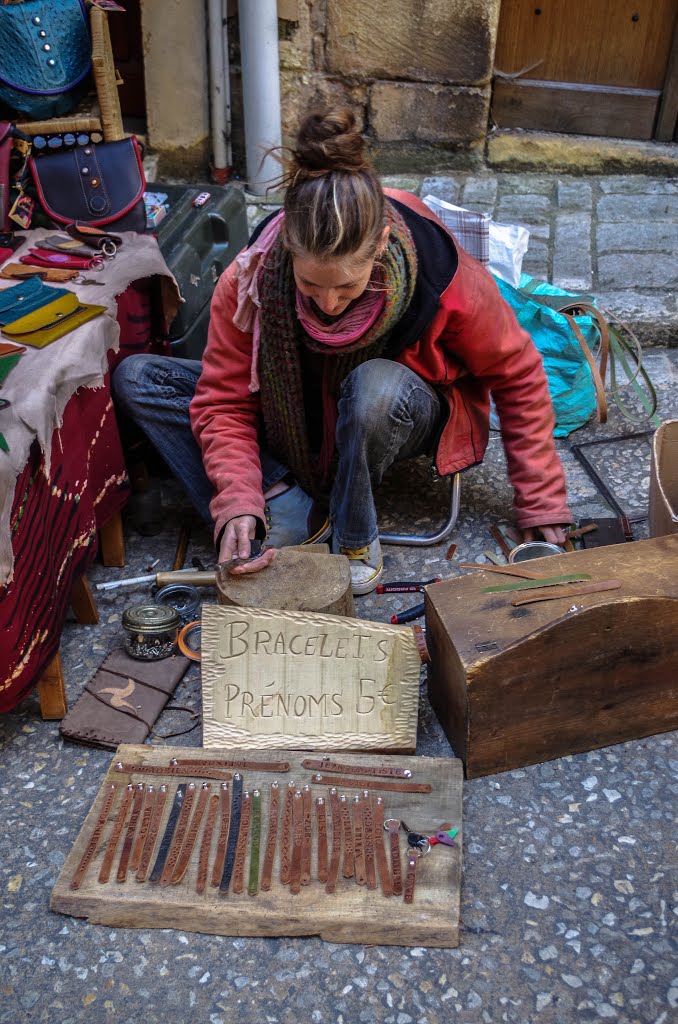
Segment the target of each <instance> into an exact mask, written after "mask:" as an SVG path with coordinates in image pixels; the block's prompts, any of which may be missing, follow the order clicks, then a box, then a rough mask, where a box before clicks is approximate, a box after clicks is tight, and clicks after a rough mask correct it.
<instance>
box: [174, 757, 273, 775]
mask: <svg viewBox="0 0 678 1024" xmlns="http://www.w3.org/2000/svg"><path fill="white" fill-rule="evenodd" d="M170 764H171V765H175V764H185V765H192V766H193V767H194V768H237V769H238V770H240V769H249V770H250V771H252V772H288V771H289V770H290V764H289V761H248V760H247V759H246V758H244V757H216V758H214V759H211V758H210V759H208V758H200V757H172V758H170Z"/></svg>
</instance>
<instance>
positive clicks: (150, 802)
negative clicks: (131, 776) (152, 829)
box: [129, 785, 155, 873]
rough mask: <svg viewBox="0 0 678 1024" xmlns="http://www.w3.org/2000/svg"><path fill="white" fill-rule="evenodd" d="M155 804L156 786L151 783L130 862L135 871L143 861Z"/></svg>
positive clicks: (147, 789)
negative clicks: (142, 856) (142, 857)
mask: <svg viewBox="0 0 678 1024" xmlns="http://www.w3.org/2000/svg"><path fill="white" fill-rule="evenodd" d="M154 806H155V787H154V786H153V785H150V786H148V787H147V788H146V799H145V800H144V812H143V815H142V818H141V825H140V826H139V835H138V836H137V838H136V841H135V843H134V846H133V848H132V856H131V858H130V862H129V869H130V871H133V872H135V873H136V871H137V870H138V868H139V864H140V863H141V854H142V852H143V849H144V843H145V842H146V836H147V835H148V826H149V825H150V823H151V814H152V813H153V807H154Z"/></svg>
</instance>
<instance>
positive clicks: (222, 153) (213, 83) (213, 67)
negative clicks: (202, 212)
mask: <svg viewBox="0 0 678 1024" xmlns="http://www.w3.org/2000/svg"><path fill="white" fill-rule="evenodd" d="M207 17H208V24H209V50H210V106H211V112H212V161H213V165H214V168H215V170H217V171H220V170H222V171H223V170H224V168H226V167H228V166H229V163H228V160H227V154H226V103H225V100H224V86H225V83H226V76H225V73H224V32H223V15H222V0H208V6H207Z"/></svg>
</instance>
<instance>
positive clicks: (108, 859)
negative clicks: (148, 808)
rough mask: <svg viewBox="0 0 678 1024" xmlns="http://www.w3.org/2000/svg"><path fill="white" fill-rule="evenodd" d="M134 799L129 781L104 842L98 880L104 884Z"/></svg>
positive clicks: (108, 875) (109, 873) (132, 788)
mask: <svg viewBox="0 0 678 1024" xmlns="http://www.w3.org/2000/svg"><path fill="white" fill-rule="evenodd" d="M133 799H134V786H133V785H132V783H131V782H130V783H129V784H128V785H127V786H125V793H124V795H123V798H122V802H121V804H120V807H119V808H118V813H117V814H116V816H115V821H114V822H113V828H112V829H111V834H110V835H109V837H108V843H107V844H106V852H105V854H104V859H103V861H102V862H101V867H100V868H99V881H100V882H101V883H102V884H104V883H106V882H107V881H108V879H109V878H110V876H111V868H112V866H113V858H114V857H115V851H116V850H117V849H118V843H119V842H120V836H121V835H122V830H123V828H124V827H125V820H126V819H127V812H128V811H129V809H130V807H131V806H132V800H133Z"/></svg>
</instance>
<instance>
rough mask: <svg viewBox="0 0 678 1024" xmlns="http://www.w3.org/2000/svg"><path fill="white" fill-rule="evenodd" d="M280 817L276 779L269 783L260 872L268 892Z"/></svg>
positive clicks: (263, 884) (263, 887) (278, 788)
mask: <svg viewBox="0 0 678 1024" xmlns="http://www.w3.org/2000/svg"><path fill="white" fill-rule="evenodd" d="M279 818H280V785H279V783H278V781H277V780H276V781H275V782H272V783H271V792H270V797H269V801H268V833H267V835H266V849H265V850H264V867H263V870H262V872H261V888H262V889H263V890H264V892H268V890H269V889H270V888H271V877H272V875H273V861H274V859H275V848H276V846H277V843H278V821H279Z"/></svg>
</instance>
